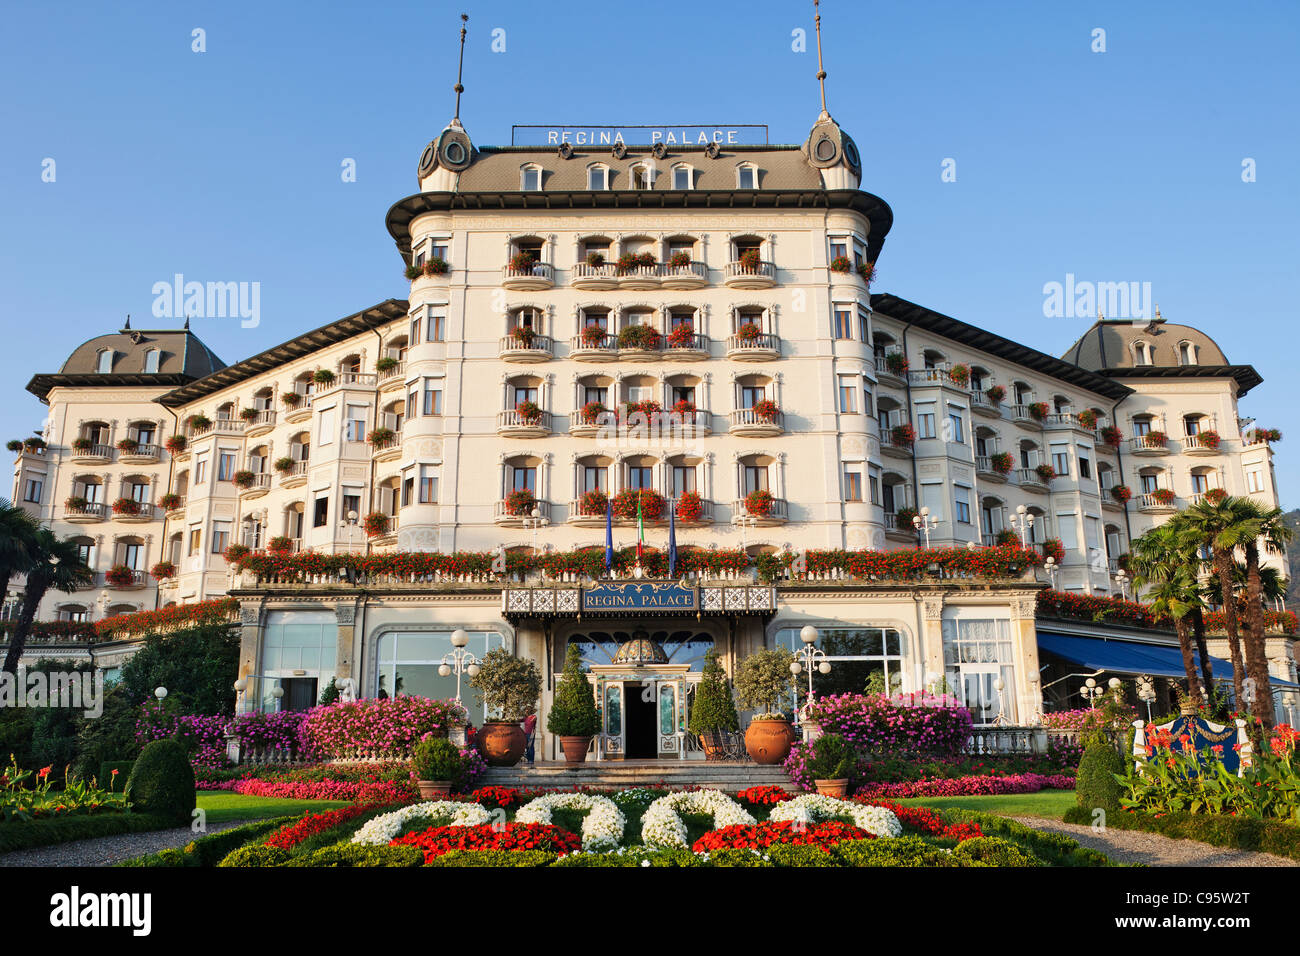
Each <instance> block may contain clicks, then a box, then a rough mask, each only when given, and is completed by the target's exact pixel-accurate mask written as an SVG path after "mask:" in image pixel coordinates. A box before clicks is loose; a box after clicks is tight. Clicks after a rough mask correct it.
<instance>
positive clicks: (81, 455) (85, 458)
mask: <svg viewBox="0 0 1300 956" xmlns="http://www.w3.org/2000/svg"><path fill="white" fill-rule="evenodd" d="M113 450H114V449H113V446H112V445H99V444H93V445H90V446H88V447H83V448H76V447H74V448H73V449H72V463H73V464H74V465H106V464H108V463H109V462H110V461H112V460H113Z"/></svg>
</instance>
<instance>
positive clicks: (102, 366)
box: [95, 349, 113, 375]
mask: <svg viewBox="0 0 1300 956" xmlns="http://www.w3.org/2000/svg"><path fill="white" fill-rule="evenodd" d="M95 371H96V372H98V373H99V374H100V375H107V374H108V373H110V372H111V371H113V350H112V349H100V351H99V361H98V362H97V363H96V364H95Z"/></svg>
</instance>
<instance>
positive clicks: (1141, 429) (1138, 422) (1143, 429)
mask: <svg viewBox="0 0 1300 956" xmlns="http://www.w3.org/2000/svg"><path fill="white" fill-rule="evenodd" d="M1133 434H1134V435H1135V436H1136V437H1139V438H1140V437H1141V436H1143V435H1149V434H1151V419H1149V418H1135V419H1133Z"/></svg>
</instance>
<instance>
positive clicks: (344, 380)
mask: <svg viewBox="0 0 1300 956" xmlns="http://www.w3.org/2000/svg"><path fill="white" fill-rule="evenodd" d="M377 380H378V376H377V375H375V373H374V372H339V373H338V374H337V375H335V376H334V381H333V382H331V383H330V384H328V385H322V386H320V390H321V391H322V392H327V391H329V390H330V389H331V388H374V387H375V382H376V381H377Z"/></svg>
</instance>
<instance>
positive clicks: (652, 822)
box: [641, 790, 757, 847]
mask: <svg viewBox="0 0 1300 956" xmlns="http://www.w3.org/2000/svg"><path fill="white" fill-rule="evenodd" d="M683 813H703V814H708V815H709V816H711V817H713V828H714V829H715V830H721V829H722V828H723V827H729V826H734V825H740V826H753V824H754V823H756V822H757V821H756V820H755V819H754V818H753V816H751V815H750V813H749V811H748V810H746V809H745V808H744V807H742V806H741V805H740V804H739V803H737V802H736V801H735V800H733V799H731V797H729V796H727V795H726V794H725V793H723V792H721V791H720V790H688V791H685V792H683V793H670V794H668V796H666V797H660V798H659V799H658V800H656V801H655V802H654V803H652V804H650V806H649V807H648V808H647V809H646V812H645V816H643V817H642V818H641V841H642V842H643V843H645V844H646V845H647V846H659V847H662V846H680V847H685V846H686V824H685V823H684V822H682V818H681V814H683Z"/></svg>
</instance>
